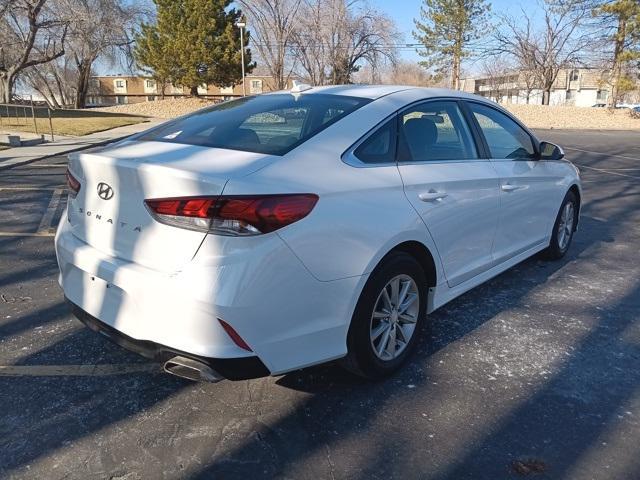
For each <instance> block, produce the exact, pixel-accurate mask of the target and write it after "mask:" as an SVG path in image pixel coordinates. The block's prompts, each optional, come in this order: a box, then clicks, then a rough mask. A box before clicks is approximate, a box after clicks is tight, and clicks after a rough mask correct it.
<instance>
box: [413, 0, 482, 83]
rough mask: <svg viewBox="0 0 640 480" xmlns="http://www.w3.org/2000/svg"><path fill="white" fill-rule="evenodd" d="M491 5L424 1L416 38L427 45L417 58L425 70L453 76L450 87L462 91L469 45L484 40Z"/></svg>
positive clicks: (466, 0) (458, 0) (463, 0)
mask: <svg viewBox="0 0 640 480" xmlns="http://www.w3.org/2000/svg"><path fill="white" fill-rule="evenodd" d="M490 7H491V6H490V4H488V3H486V1H485V0H424V3H423V5H422V7H420V17H421V20H417V19H414V23H415V26H416V30H417V31H414V32H413V36H414V37H415V39H416V40H418V41H419V42H420V43H422V44H423V45H424V50H423V49H420V50H418V54H419V55H420V56H421V57H424V58H425V60H424V61H422V62H420V64H421V65H422V66H424V67H425V68H428V69H429V68H435V70H436V73H438V74H445V73H449V72H450V75H451V87H452V88H455V89H457V88H459V85H460V63H461V62H462V59H463V58H464V57H467V56H468V55H469V45H470V43H471V42H473V41H474V40H477V39H478V38H480V37H481V36H482V34H483V33H484V31H485V30H486V26H487V17H488V13H489V10H490Z"/></svg>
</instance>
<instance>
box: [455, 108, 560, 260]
mask: <svg viewBox="0 0 640 480" xmlns="http://www.w3.org/2000/svg"><path fill="white" fill-rule="evenodd" d="M466 105H468V107H469V109H470V111H471V112H472V117H473V118H474V119H475V121H476V122H477V127H478V128H479V130H480V131H481V132H482V136H483V139H484V141H485V147H486V148H487V149H488V152H489V154H490V157H491V163H492V164H493V166H494V168H495V170H496V172H497V174H498V177H499V179H500V220H499V225H498V232H497V235H496V240H495V242H494V247H493V253H494V260H495V262H496V264H497V263H501V262H503V261H506V260H508V259H509V258H511V257H514V256H516V255H518V254H520V253H522V252H525V251H527V250H529V249H531V248H534V247H536V246H538V245H540V244H543V243H544V242H545V241H547V240H548V234H549V232H550V230H551V226H552V224H553V222H554V220H555V217H556V213H557V209H558V198H557V197H558V195H557V191H558V187H557V182H559V181H560V180H561V177H560V176H558V174H557V172H555V171H554V169H553V168H551V167H550V164H549V163H548V162H544V161H540V160H539V155H538V153H537V149H536V147H535V145H534V139H533V138H532V136H531V135H530V134H529V133H528V132H527V131H526V130H525V129H524V128H523V127H521V126H520V125H519V124H518V123H517V122H516V121H515V120H514V119H512V118H511V117H510V116H508V115H507V114H505V113H503V112H501V111H499V110H498V109H496V108H493V107H492V106H490V105H486V104H482V103H478V102H467V103H466Z"/></svg>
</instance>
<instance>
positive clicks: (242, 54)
mask: <svg viewBox="0 0 640 480" xmlns="http://www.w3.org/2000/svg"><path fill="white" fill-rule="evenodd" d="M246 26H247V24H246V23H245V22H238V23H236V27H238V28H239V29H240V58H241V62H242V96H243V97H246V96H247V87H246V85H245V81H244V27H246Z"/></svg>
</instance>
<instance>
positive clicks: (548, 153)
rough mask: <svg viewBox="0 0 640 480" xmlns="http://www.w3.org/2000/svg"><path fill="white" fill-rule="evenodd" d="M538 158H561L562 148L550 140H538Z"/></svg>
mask: <svg viewBox="0 0 640 480" xmlns="http://www.w3.org/2000/svg"><path fill="white" fill-rule="evenodd" d="M539 148H540V160H562V159H563V158H564V150H562V148H561V147H559V146H558V145H556V144H554V143H551V142H540V147H539Z"/></svg>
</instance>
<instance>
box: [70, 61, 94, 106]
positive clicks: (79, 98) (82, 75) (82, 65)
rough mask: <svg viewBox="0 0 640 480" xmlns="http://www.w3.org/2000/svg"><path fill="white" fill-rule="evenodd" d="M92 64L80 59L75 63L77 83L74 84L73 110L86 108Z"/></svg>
mask: <svg viewBox="0 0 640 480" xmlns="http://www.w3.org/2000/svg"><path fill="white" fill-rule="evenodd" d="M92 63H93V62H91V61H90V60H87V59H82V60H81V61H80V62H77V63H76V65H77V67H78V81H77V83H76V98H75V102H74V107H75V108H85V107H86V106H87V93H88V91H89V77H90V76H91V64H92Z"/></svg>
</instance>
